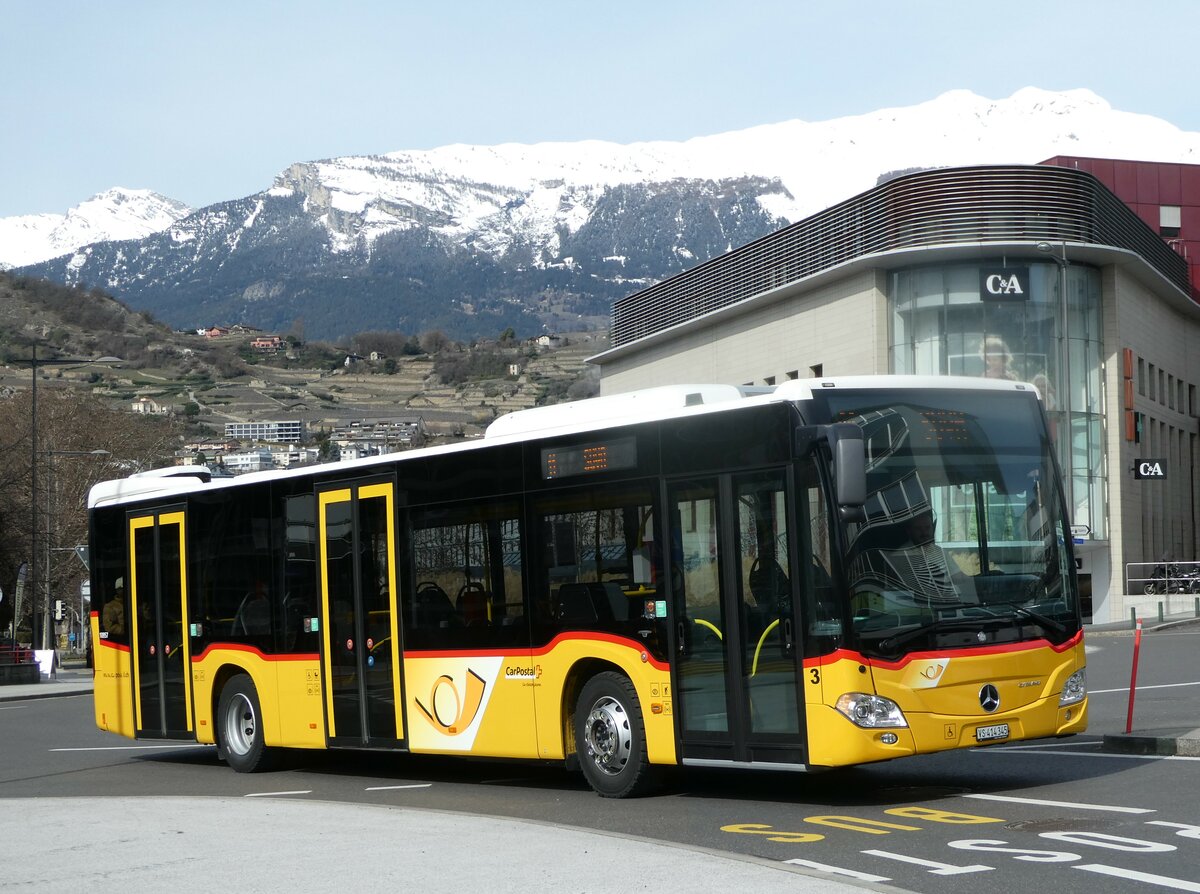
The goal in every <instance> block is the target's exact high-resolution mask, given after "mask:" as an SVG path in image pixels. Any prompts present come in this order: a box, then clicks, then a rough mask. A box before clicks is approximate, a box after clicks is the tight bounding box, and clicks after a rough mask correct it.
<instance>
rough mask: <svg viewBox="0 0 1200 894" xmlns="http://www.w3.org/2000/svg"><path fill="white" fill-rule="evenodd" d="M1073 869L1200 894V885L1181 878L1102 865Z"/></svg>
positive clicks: (1088, 864) (1093, 864) (1091, 864)
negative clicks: (1198, 893)
mask: <svg viewBox="0 0 1200 894" xmlns="http://www.w3.org/2000/svg"><path fill="white" fill-rule="evenodd" d="M1071 868H1072V869H1082V870H1083V871H1084V872H1097V873H1099V874H1100V875H1111V876H1113V877H1115V878H1124V879H1131V880H1132V881H1135V882H1145V883H1146V884H1148V885H1159V886H1161V887H1163V888H1171V889H1173V890H1175V891H1192V892H1200V883H1197V882H1189V881H1186V880H1185V879H1181V878H1171V877H1170V876H1166V875H1154V874H1152V873H1149V872H1135V871H1134V870H1132V869H1121V868H1119V867H1116V866H1104V865H1103V864H1101V863H1085V864H1083V865H1082V866H1072V867H1071Z"/></svg>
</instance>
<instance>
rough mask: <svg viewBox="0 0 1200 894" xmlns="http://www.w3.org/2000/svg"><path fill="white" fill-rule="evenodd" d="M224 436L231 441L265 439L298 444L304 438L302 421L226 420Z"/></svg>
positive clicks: (273, 441) (278, 442) (274, 442)
mask: <svg viewBox="0 0 1200 894" xmlns="http://www.w3.org/2000/svg"><path fill="white" fill-rule="evenodd" d="M225 437H226V438H228V439H229V440H231V441H267V442H269V443H271V444H298V443H300V442H301V441H303V440H304V422H303V421H302V420H300V419H285V420H283V421H281V422H226V423H225Z"/></svg>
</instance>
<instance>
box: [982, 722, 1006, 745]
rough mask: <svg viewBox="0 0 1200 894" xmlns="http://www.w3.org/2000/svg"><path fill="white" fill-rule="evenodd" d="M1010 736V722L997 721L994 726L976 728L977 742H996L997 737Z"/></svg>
mask: <svg viewBox="0 0 1200 894" xmlns="http://www.w3.org/2000/svg"><path fill="white" fill-rule="evenodd" d="M1007 738H1008V724H1007V723H997V724H994V725H992V726H981V727H979V728H978V729H977V730H975V741H976V742H994V741H996V740H997V739H1007Z"/></svg>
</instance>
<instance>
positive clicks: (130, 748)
mask: <svg viewBox="0 0 1200 894" xmlns="http://www.w3.org/2000/svg"><path fill="white" fill-rule="evenodd" d="M212 747H213V746H212V745H204V744H201V743H200V742H193V743H191V744H190V745H104V746H98V747H95V748H51V749H50V751H52V752H54V751H148V750H154V749H159V748H212Z"/></svg>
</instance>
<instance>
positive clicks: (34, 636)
mask: <svg viewBox="0 0 1200 894" xmlns="http://www.w3.org/2000/svg"><path fill="white" fill-rule="evenodd" d="M29 362H30V370H31V372H32V373H33V378H32V381H31V384H30V388H29V400H30V405H31V406H30V421H31V425H30V430H29V519H30V524H29V574H30V577H31V578H32V579H31V580H30V581H29V594H30V596H32V597H33V598H32V599H31V600H30V602H31V604H32V605H34V606H36V605H37V592H38V591H37V584H38V573H37V526H38V517H37V455H38V448H37V427H38V414H37V368H38V362H37V342H34V343H33V354H32V357H31V359H30V361H29ZM48 607H49V606H43V607H42V629H41V630H40V631H37V630H33V629H30V631H29V638H30V640H31V641H32V642H33V643H36V642H37V641H38V639H39V638H40V639H41V642H42V646H41V647H42V648H43V649H44V648H46V639H47V637H48V636H49V625H48V624H47V622H46V609H47V608H48ZM34 613H35V614H36V610H35V612H34ZM31 627H32V625H31Z"/></svg>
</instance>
